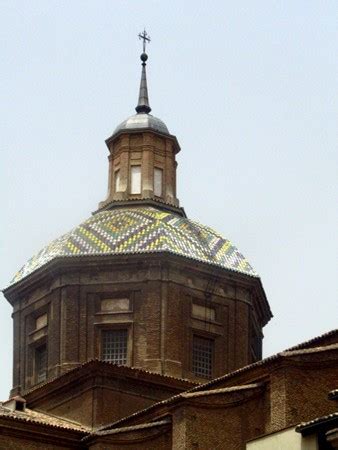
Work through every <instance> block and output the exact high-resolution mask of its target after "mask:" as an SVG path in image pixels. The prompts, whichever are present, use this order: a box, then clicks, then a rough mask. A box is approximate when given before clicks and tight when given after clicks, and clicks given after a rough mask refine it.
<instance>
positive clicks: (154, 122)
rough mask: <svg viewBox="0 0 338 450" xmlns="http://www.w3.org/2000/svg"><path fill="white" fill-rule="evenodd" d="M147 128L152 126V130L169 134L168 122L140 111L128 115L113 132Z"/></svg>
mask: <svg viewBox="0 0 338 450" xmlns="http://www.w3.org/2000/svg"><path fill="white" fill-rule="evenodd" d="M145 128H150V129H151V130H154V131H159V132H160V133H165V134H169V130H168V128H167V126H166V124H165V123H164V122H163V121H162V120H161V119H158V118H157V117H154V116H152V115H151V114H146V113H138V114H134V115H133V116H130V117H128V118H127V119H126V120H124V121H123V122H122V123H120V125H118V126H117V127H116V128H115V130H114V133H113V134H116V133H118V132H120V131H124V130H128V131H130V130H138V129H145Z"/></svg>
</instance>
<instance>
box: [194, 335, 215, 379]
mask: <svg viewBox="0 0 338 450" xmlns="http://www.w3.org/2000/svg"><path fill="white" fill-rule="evenodd" d="M213 356H214V340H213V339H207V338H204V337H201V336H194V337H193V351H192V370H193V372H194V374H195V375H196V376H197V377H202V378H211V376H212V363H213Z"/></svg>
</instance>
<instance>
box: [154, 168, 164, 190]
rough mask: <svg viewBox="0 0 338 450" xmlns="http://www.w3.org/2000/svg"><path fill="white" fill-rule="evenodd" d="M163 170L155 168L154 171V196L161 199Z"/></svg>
mask: <svg viewBox="0 0 338 450" xmlns="http://www.w3.org/2000/svg"><path fill="white" fill-rule="evenodd" d="M162 183H163V170H162V169H159V168H158V167H155V169H154V194H155V195H156V196H157V197H162Z"/></svg>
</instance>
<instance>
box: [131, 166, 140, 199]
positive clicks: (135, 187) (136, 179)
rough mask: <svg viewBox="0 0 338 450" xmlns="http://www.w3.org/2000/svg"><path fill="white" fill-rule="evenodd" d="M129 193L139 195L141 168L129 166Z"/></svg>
mask: <svg viewBox="0 0 338 450" xmlns="http://www.w3.org/2000/svg"><path fill="white" fill-rule="evenodd" d="M130 174H131V182H130V193H131V194H141V166H131V169H130Z"/></svg>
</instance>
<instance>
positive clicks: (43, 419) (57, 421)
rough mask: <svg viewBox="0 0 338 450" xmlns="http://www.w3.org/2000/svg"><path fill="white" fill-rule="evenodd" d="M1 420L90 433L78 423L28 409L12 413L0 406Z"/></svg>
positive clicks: (88, 429)
mask: <svg viewBox="0 0 338 450" xmlns="http://www.w3.org/2000/svg"><path fill="white" fill-rule="evenodd" d="M1 418H5V419H12V420H17V421H20V422H29V423H36V424H39V425H46V426H49V427H53V428H60V429H65V430H72V431H79V432H81V433H88V432H89V431H90V428H88V427H85V426H83V425H81V424H79V423H78V422H74V421H71V420H67V419H61V418H60V417H57V416H54V415H51V414H47V413H44V412H41V411H35V410H32V409H29V408H26V409H25V411H12V410H11V409H9V408H5V407H4V406H0V419H1Z"/></svg>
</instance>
